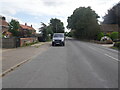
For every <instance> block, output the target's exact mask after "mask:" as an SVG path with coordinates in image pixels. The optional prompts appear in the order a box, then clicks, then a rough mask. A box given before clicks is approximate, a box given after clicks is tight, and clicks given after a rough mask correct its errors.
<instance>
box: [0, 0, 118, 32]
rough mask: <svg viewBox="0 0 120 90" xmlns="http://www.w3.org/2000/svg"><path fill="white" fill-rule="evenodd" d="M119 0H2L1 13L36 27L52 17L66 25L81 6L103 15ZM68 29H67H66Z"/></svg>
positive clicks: (8, 19) (8, 18)
mask: <svg viewBox="0 0 120 90" xmlns="http://www.w3.org/2000/svg"><path fill="white" fill-rule="evenodd" d="M118 2H119V0H0V8H1V10H0V15H3V16H5V17H6V19H7V21H8V22H9V21H10V20H11V18H13V19H17V20H18V21H19V22H20V23H21V24H24V23H27V24H28V25H31V24H32V25H33V27H34V28H35V29H38V28H39V27H40V22H44V23H46V24H47V23H49V21H50V19H51V18H58V19H60V20H61V21H62V22H63V23H64V26H65V27H66V25H67V17H68V16H70V15H72V13H73V11H74V10H75V9H76V8H78V7H81V6H85V7H88V6H91V8H92V9H93V10H95V12H96V13H97V14H98V15H99V16H100V17H101V18H100V19H99V20H100V21H102V17H103V16H104V15H105V13H107V10H108V9H110V8H112V7H113V5H115V4H116V3H118ZM66 30H67V29H66Z"/></svg>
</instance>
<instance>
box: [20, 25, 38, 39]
mask: <svg viewBox="0 0 120 90" xmlns="http://www.w3.org/2000/svg"><path fill="white" fill-rule="evenodd" d="M19 31H20V32H21V35H22V36H23V37H32V36H35V34H36V30H35V29H34V28H33V27H32V25H31V26H28V25H27V23H25V25H22V24H20V29H19Z"/></svg>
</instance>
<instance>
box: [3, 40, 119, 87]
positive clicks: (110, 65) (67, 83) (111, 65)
mask: <svg viewBox="0 0 120 90" xmlns="http://www.w3.org/2000/svg"><path fill="white" fill-rule="evenodd" d="M47 46H48V48H47V49H46V50H45V51H44V52H42V53H41V52H38V53H37V55H36V56H35V57H33V58H32V59H31V60H30V61H29V62H26V63H24V64H23V65H22V66H20V67H19V68H16V69H15V70H14V71H12V72H10V73H8V74H7V75H5V76H4V77H3V78H2V81H3V82H2V85H3V88H118V62H119V59H118V53H119V52H118V51H116V50H113V49H110V48H107V47H104V46H101V45H98V44H93V43H89V42H83V41H77V40H73V39H69V40H66V45H65V47H62V46H55V47H52V46H50V45H47ZM42 48H46V45H43V47H42ZM31 52H32V51H31ZM26 55H27V54H26Z"/></svg>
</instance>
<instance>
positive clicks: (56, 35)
mask: <svg viewBox="0 0 120 90" xmlns="http://www.w3.org/2000/svg"><path fill="white" fill-rule="evenodd" d="M53 37H64V35H63V34H55V35H54V36H53Z"/></svg>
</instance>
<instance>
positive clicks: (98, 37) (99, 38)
mask: <svg viewBox="0 0 120 90" xmlns="http://www.w3.org/2000/svg"><path fill="white" fill-rule="evenodd" d="M102 37H104V33H103V32H100V33H98V35H97V40H99V41H100V40H101V38H102Z"/></svg>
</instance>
